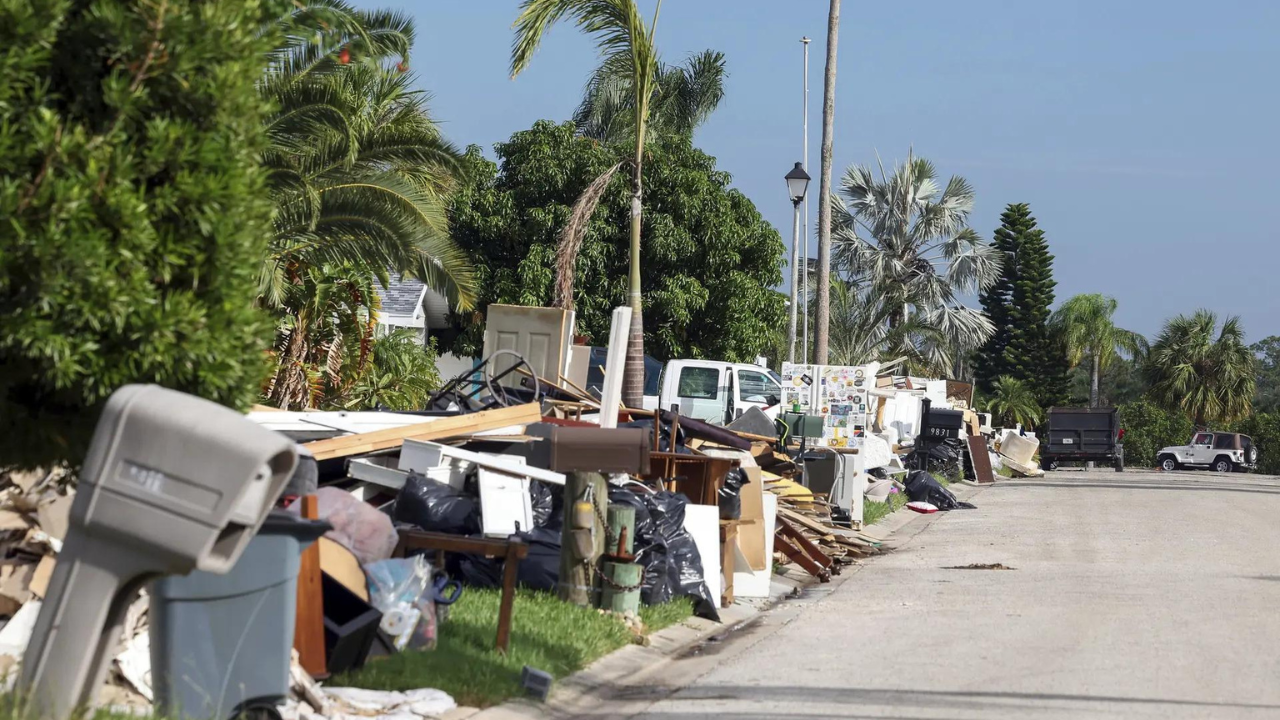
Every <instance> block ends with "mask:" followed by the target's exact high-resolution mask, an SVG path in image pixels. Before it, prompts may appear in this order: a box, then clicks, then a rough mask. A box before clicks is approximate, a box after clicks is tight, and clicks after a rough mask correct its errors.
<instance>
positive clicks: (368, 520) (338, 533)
mask: <svg viewBox="0 0 1280 720" xmlns="http://www.w3.org/2000/svg"><path fill="white" fill-rule="evenodd" d="M315 496H316V500H317V506H318V509H319V515H320V517H319V519H320V520H326V521H328V523H329V524H330V525H332V526H333V529H332V530H330V531H329V532H327V533H325V535H324V536H325V537H327V538H329V539H330V540H332V541H334V542H336V543H338V544H340V545H342V546H343V547H345V548H347V549H348V550H350V551H351V554H353V555H355V556H356V559H357V560H359V561H360V564H361V565H367V564H369V563H372V562H377V561H379V560H386V559H387V558H389V557H391V553H393V552H395V549H396V543H398V542H399V540H400V537H399V536H398V535H397V534H396V529H395V528H394V527H393V526H392V525H391V519H390V518H388V517H387V516H386V515H384V514H382V513H381V512H379V511H378V509H377V508H375V507H373V506H372V505H370V504H368V503H366V502H364V501H362V500H357V499H356V498H355V497H354V496H352V494H351V493H349V492H347V491H346V490H340V489H338V488H332V487H323V488H320V489H319V490H317V491H316V492H315ZM301 508H302V505H301V500H299V501H295V502H294V503H293V504H292V505H290V506H289V511H290V512H293V513H299V512H301Z"/></svg>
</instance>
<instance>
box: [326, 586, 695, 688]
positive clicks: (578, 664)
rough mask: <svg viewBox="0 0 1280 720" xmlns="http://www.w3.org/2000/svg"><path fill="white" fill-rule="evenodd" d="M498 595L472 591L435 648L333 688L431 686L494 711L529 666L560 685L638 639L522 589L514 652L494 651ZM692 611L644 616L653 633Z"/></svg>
mask: <svg viewBox="0 0 1280 720" xmlns="http://www.w3.org/2000/svg"><path fill="white" fill-rule="evenodd" d="M500 597H501V591H499V590H484V589H475V588H467V590H466V592H464V593H463V595H462V599H461V600H459V601H458V603H457V604H455V605H454V606H453V607H452V608H451V609H450V611H449V619H448V621H447V622H445V623H444V625H442V626H441V627H440V628H439V633H438V640H437V643H436V649H435V650H429V651H424V652H413V651H410V652H404V653H400V654H398V655H395V656H392V657H389V658H385V659H382V660H376V661H372V662H370V663H369V664H368V665H366V666H365V667H364V669H362V670H360V671H358V672H355V673H349V674H346V675H342V676H339V677H335V678H333V680H332V681H330V683H329V684H330V685H332V686H349V687H360V688H367V689H370V690H413V689H416V688H423V687H431V688H437V689H439V690H443V691H445V692H447V693H449V694H450V695H452V696H453V699H454V700H455V701H457V703H458V704H459V705H471V706H475V707H488V706H490V705H496V704H497V703H500V702H502V701H503V700H506V699H507V698H509V697H513V696H516V695H519V694H521V692H522V691H521V687H520V669H521V667H523V666H525V665H529V666H532V667H535V668H537V669H539V670H544V671H546V672H548V673H551V675H552V676H554V677H555V678H557V679H559V678H562V677H565V676H567V675H570V674H572V673H574V672H576V671H578V670H581V669H582V668H584V667H586V666H587V665H589V664H591V662H592V661H594V660H596V659H598V658H600V657H603V656H604V655H607V654H609V653H610V652H613V651H614V650H617V649H618V648H621V647H624V646H626V645H627V644H629V643H630V642H631V641H632V635H631V632H630V631H629V630H627V629H626V627H624V626H623V624H622V623H621V622H620V621H619V620H617V619H616V618H613V617H609V616H606V615H601V614H600V613H599V612H598V611H596V610H594V609H588V608H580V607H578V606H576V605H571V604H569V603H564V602H561V601H560V600H559V599H558V598H557V597H556V596H555V595H552V594H550V593H545V592H535V591H531V590H520V591H519V592H518V593H517V594H516V600H515V607H514V610H513V612H512V617H511V646H510V650H509V652H508V653H507V654H506V655H502V654H500V653H498V652H497V651H496V650H494V648H493V640H494V635H495V633H496V632H497V618H498V603H499V599H500ZM692 612H693V605H692V603H690V602H688V601H686V600H679V601H676V602H671V603H667V604H665V605H657V606H653V607H642V608H641V611H640V617H641V619H642V620H643V621H644V622H645V625H646V626H647V627H648V628H649V629H650V631H653V630H658V629H661V628H664V627H667V626H669V625H672V624H675V623H678V622H680V621H682V620H684V619H685V618H687V617H689V616H690V615H691V614H692Z"/></svg>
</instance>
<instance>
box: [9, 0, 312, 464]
mask: <svg viewBox="0 0 1280 720" xmlns="http://www.w3.org/2000/svg"><path fill="white" fill-rule="evenodd" d="M288 7H289V3H288V2H284V1H283V0H207V1H205V2H196V1H194V0H168V2H161V3H142V2H133V1H132V0H97V1H96V2H92V3H90V2H71V0H34V1H33V0H0V27H2V28H3V30H0V37H3V39H4V42H3V43H0V78H2V79H0V218H3V229H2V230H0V467H4V466H32V465H39V464H44V463H56V462H64V461H70V462H72V463H75V462H78V461H79V460H80V459H81V458H82V456H83V452H84V450H85V448H86V445H87V441H88V439H89V437H90V435H91V433H92V429H93V426H94V423H95V422H96V420H97V410H98V409H99V407H100V406H101V404H102V403H103V401H104V400H105V399H106V397H107V396H108V395H109V394H110V393H111V392H112V391H113V390H115V389H116V388H118V387H119V386H121V385H124V384H126V383H131V382H152V383H159V384H161V385H165V386H168V387H171V388H176V389H178V390H182V391H185V392H189V393H193V394H196V395H200V396H202V397H206V398H209V399H212V400H215V401H217V402H221V403H224V404H228V405H232V406H240V407H243V406H245V405H247V404H248V403H250V402H252V400H253V398H254V397H255V396H256V394H257V393H258V391H259V390H260V383H261V381H262V379H263V375H264V371H265V369H266V362H265V356H264V350H265V348H266V347H267V343H268V341H269V339H270V337H271V327H270V325H269V323H268V322H266V319H265V318H264V317H263V316H262V315H261V314H260V313H259V312H258V311H256V310H255V309H254V308H253V307H252V304H253V301H254V298H255V296H256V294H257V283H258V270H259V268H260V267H261V265H262V257H263V253H264V251H265V242H266V240H267V238H268V237H269V235H270V233H271V227H270V218H271V212H272V205H271V199H270V196H269V194H268V193H267V192H266V189H265V180H266V177H265V173H264V170H263V169H262V168H261V165H260V161H259V156H260V151H261V150H262V149H263V147H264V146H265V135H264V126H263V121H262V118H263V111H264V103H263V100H262V99H261V97H260V95H259V93H258V91H257V88H256V87H255V85H256V83H257V81H258V79H259V78H260V77H262V73H263V71H264V69H265V67H266V63H267V51H268V50H269V49H270V48H271V47H272V45H273V42H272V38H271V37H270V36H269V34H264V33H263V32H261V29H262V28H263V27H265V23H267V22H268V21H271V20H274V19H276V18H279V17H282V16H283V14H284V13H285V12H286V11H287V9H288Z"/></svg>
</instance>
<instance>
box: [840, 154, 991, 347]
mask: <svg viewBox="0 0 1280 720" xmlns="http://www.w3.org/2000/svg"><path fill="white" fill-rule="evenodd" d="M841 191H842V193H843V195H844V200H843V202H842V203H840V204H839V206H838V207H837V208H836V209H835V214H836V218H835V222H836V228H835V243H836V247H835V256H836V259H837V261H838V263H839V266H840V268H841V269H842V270H843V271H844V272H845V273H846V274H847V275H848V276H849V278H850V279H851V280H852V281H853V282H854V283H855V284H856V285H857V286H858V288H859V291H860V293H862V295H863V297H865V298H866V299H867V300H868V301H869V302H873V303H875V304H876V305H878V306H879V307H878V308H877V309H876V310H874V311H873V312H875V313H877V314H883V315H884V316H885V317H886V323H887V324H888V326H889V327H890V328H896V327H898V326H901V325H903V324H905V323H907V322H908V321H909V320H910V319H911V318H912V317H916V318H919V319H920V320H921V321H922V322H923V323H925V324H927V325H929V326H930V327H934V328H937V329H938V330H939V332H940V333H941V334H942V336H943V338H944V340H943V342H941V343H937V344H935V347H934V351H935V352H937V353H944V354H945V355H946V356H947V357H948V358H951V359H955V358H958V357H959V356H961V355H966V354H968V353H970V352H971V351H973V350H974V349H976V348H978V347H979V346H981V345H982V343H983V342H985V341H986V340H987V338H989V337H990V336H991V334H992V333H993V332H994V330H995V328H994V327H993V326H992V324H991V321H990V320H988V319H987V317H986V316H985V315H983V314H982V312H980V311H978V310H974V309H972V308H968V307H965V306H964V305H962V304H961V303H960V300H959V298H960V296H961V295H962V294H964V293H970V292H976V291H979V290H983V289H985V288H987V287H989V286H990V285H991V284H992V283H994V282H995V281H996V279H997V277H998V273H999V270H1000V257H999V254H1000V253H999V251H997V250H996V249H995V248H994V247H992V246H991V245H989V244H987V243H985V242H983V240H982V239H981V238H979V237H978V234H977V233H976V232H974V231H973V230H972V229H971V228H969V227H968V226H967V222H968V217H969V212H970V210H972V208H973V188H972V187H970V185H969V183H968V181H966V180H965V179H964V178H962V177H959V176H953V177H952V178H951V179H950V180H949V181H948V182H947V185H946V187H945V188H941V187H939V185H938V183H937V171H936V170H935V169H934V167H933V164H932V163H930V162H929V161H927V160H924V159H922V158H914V157H913V158H908V160H907V162H906V163H904V164H903V165H901V166H900V167H898V168H897V169H896V170H895V171H894V173H893V174H892V175H885V174H884V171H883V169H881V173H880V179H879V180H877V179H876V177H875V174H874V173H873V171H872V170H871V169H870V168H866V167H856V166H855V167H851V168H849V169H848V170H847V171H846V172H845V176H844V180H843V182H842V183H841ZM946 364H947V365H950V364H951V362H950V361H948V362H947V363H946Z"/></svg>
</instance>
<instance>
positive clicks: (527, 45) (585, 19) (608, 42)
mask: <svg viewBox="0 0 1280 720" xmlns="http://www.w3.org/2000/svg"><path fill="white" fill-rule="evenodd" d="M661 8H662V1H661V0H658V4H657V8H656V9H655V10H654V13H653V21H652V22H651V23H649V24H647V25H646V24H645V21H644V18H643V17H641V15H640V10H639V8H637V7H636V3H635V0H524V2H522V3H521V4H520V15H519V17H517V18H516V22H515V33H516V37H515V42H514V44H513V45H512V48H511V76H512V77H515V76H517V75H519V74H520V73H521V72H522V71H523V70H524V69H525V68H527V67H528V66H529V62H530V61H531V60H532V59H533V53H534V52H535V51H536V50H537V49H538V46H539V45H540V44H541V42H542V35H543V33H544V32H546V30H547V28H549V27H550V26H551V25H553V24H555V23H556V22H557V21H559V20H562V19H571V20H573V22H574V23H576V24H577V25H578V27H580V28H582V30H583V31H584V32H586V33H587V34H589V35H593V36H595V37H596V39H597V44H598V46H599V48H600V52H601V54H603V55H604V63H605V64H606V65H609V66H610V67H611V68H615V69H616V68H627V69H628V72H629V74H630V77H629V88H630V91H631V96H632V98H633V99H632V101H631V102H632V107H633V108H635V110H634V111H633V112H631V113H630V115H631V118H632V126H633V128H634V130H633V131H632V137H633V138H634V142H635V146H634V150H635V153H634V155H633V156H632V158H631V278H630V283H629V289H628V300H629V303H630V305H631V333H630V339H629V341H628V343H627V365H626V371H625V373H624V375H623V388H622V400H623V403H624V404H626V405H627V406H628V407H640V406H641V404H642V403H643V400H644V318H643V308H642V307H641V298H640V229H641V212H642V202H641V201H642V198H643V196H644V187H643V183H642V175H641V169H642V166H643V162H644V146H645V139H646V137H647V136H648V131H647V127H648V122H649V110H650V107H649V105H650V102H651V101H652V99H653V97H654V93H655V92H656V90H657V87H658V83H657V80H658V57H657V49H656V48H655V47H654V43H653V37H654V31H655V29H656V28H657V25H658V12H659V10H661Z"/></svg>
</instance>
